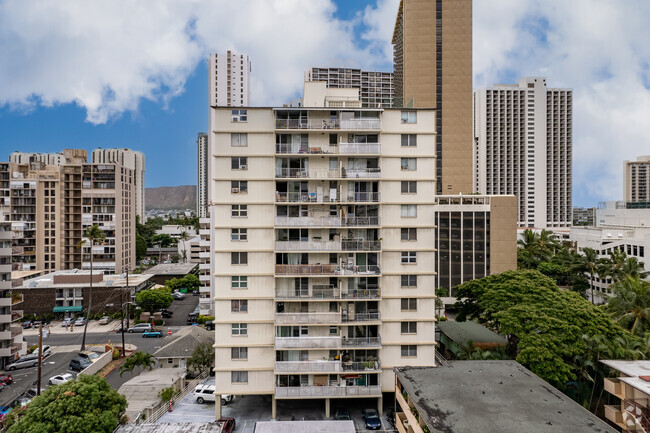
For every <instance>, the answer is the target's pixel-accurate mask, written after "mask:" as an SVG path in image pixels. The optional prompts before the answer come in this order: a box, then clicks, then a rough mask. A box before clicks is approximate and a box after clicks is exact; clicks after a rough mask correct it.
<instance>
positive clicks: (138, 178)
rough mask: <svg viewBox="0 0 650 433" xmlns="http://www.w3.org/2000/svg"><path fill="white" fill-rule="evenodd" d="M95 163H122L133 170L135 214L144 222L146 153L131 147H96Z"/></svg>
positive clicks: (94, 152)
mask: <svg viewBox="0 0 650 433" xmlns="http://www.w3.org/2000/svg"><path fill="white" fill-rule="evenodd" d="M92 162H93V164H120V165H122V166H124V167H126V168H128V169H130V170H133V186H134V190H135V199H134V204H135V214H136V215H138V216H139V217H140V223H141V224H144V222H145V220H146V217H145V210H146V209H145V201H144V191H145V186H144V172H145V158H144V153H142V152H138V151H137V150H131V149H101V148H99V149H95V150H93V153H92Z"/></svg>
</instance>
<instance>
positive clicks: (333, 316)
mask: <svg viewBox="0 0 650 433" xmlns="http://www.w3.org/2000/svg"><path fill="white" fill-rule="evenodd" d="M339 323H341V313H339V312H338V311H335V312H323V313H316V312H314V313H299V312H297V313H275V324H276V325H338V324H339Z"/></svg>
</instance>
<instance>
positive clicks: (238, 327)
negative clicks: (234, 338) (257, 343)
mask: <svg viewBox="0 0 650 433" xmlns="http://www.w3.org/2000/svg"><path fill="white" fill-rule="evenodd" d="M231 330H232V335H248V323H233V324H232V325H231Z"/></svg>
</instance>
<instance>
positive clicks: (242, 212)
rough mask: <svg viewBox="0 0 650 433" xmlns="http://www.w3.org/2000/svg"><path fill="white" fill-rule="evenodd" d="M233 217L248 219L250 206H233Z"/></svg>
mask: <svg viewBox="0 0 650 433" xmlns="http://www.w3.org/2000/svg"><path fill="white" fill-rule="evenodd" d="M231 215H232V216H233V217H237V218H245V217H248V205H247V204H233V205H232V213H231Z"/></svg>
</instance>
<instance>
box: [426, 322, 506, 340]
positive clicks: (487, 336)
mask: <svg viewBox="0 0 650 433" xmlns="http://www.w3.org/2000/svg"><path fill="white" fill-rule="evenodd" d="M437 326H438V327H439V328H440V332H442V333H444V334H445V335H446V336H447V337H449V338H450V339H451V340H452V341H453V342H454V343H459V344H461V345H464V344H465V343H466V342H467V340H472V341H473V342H474V343H498V344H502V345H506V344H508V340H506V339H505V337H502V336H501V335H499V334H497V333H496V332H493V331H491V330H490V329H488V328H486V327H485V326H483V325H480V324H479V323H477V322H474V321H467V322H453V321H444V320H443V321H440V322H438V324H437Z"/></svg>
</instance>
